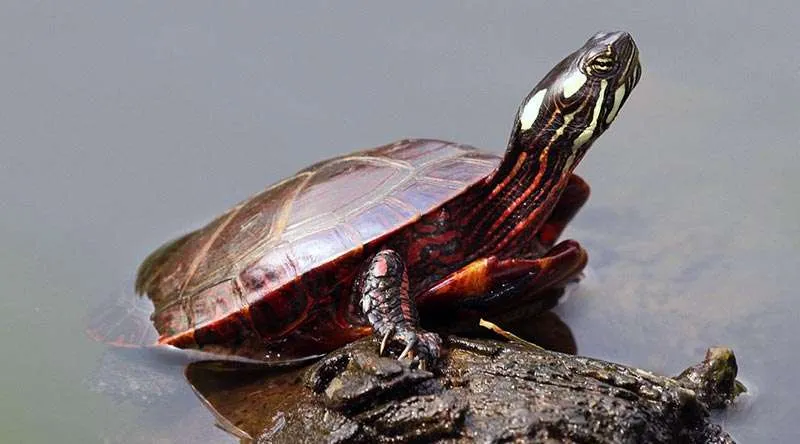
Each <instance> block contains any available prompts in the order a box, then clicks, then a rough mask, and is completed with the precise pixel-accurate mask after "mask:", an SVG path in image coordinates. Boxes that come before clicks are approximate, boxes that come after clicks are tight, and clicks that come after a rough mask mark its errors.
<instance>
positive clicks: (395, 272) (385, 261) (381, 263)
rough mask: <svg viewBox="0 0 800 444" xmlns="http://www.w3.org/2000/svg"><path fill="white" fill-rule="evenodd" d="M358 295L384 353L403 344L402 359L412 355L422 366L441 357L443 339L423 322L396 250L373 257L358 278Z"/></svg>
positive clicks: (403, 265) (402, 263)
mask: <svg viewBox="0 0 800 444" xmlns="http://www.w3.org/2000/svg"><path fill="white" fill-rule="evenodd" d="M355 295H356V297H357V298H358V301H359V306H360V307H361V312H362V313H363V315H364V318H365V319H366V320H367V322H368V323H369V324H370V325H371V326H372V328H373V332H374V334H375V337H376V338H378V339H379V340H380V341H381V348H380V353H381V354H383V353H384V352H385V351H386V349H387V347H391V346H392V345H394V344H400V345H401V346H402V347H403V349H402V352H400V355H399V356H398V359H403V358H406V357H409V358H411V359H413V360H419V361H420V362H421V364H422V365H425V364H432V363H434V362H435V361H436V360H437V359H438V358H439V354H440V353H439V352H440V349H441V344H442V340H441V339H440V338H439V336H438V335H437V334H435V333H431V332H428V331H425V330H423V329H422V328H421V327H420V324H419V315H418V314H417V306H416V302H415V301H414V300H413V299H412V297H411V295H410V294H409V291H408V273H407V271H406V266H405V263H404V262H403V259H402V258H401V257H400V255H399V254H397V253H396V252H395V251H394V250H388V249H387V250H381V251H380V252H378V253H377V254H376V255H375V256H373V257H372V258H371V259H370V260H369V262H368V264H367V266H366V267H365V268H364V271H363V272H362V274H361V276H360V278H359V279H358V280H357V281H356V288H355Z"/></svg>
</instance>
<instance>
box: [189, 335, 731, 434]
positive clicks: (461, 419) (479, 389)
mask: <svg viewBox="0 0 800 444" xmlns="http://www.w3.org/2000/svg"><path fill="white" fill-rule="evenodd" d="M448 342H449V344H448V346H447V349H448V353H447V355H446V356H444V357H443V359H442V360H441V362H440V363H439V365H437V367H436V368H434V369H431V371H426V370H420V369H417V368H415V366H414V365H412V364H411V363H409V362H399V361H397V360H395V359H392V358H389V357H379V356H378V355H377V353H376V350H377V347H376V345H375V343H374V342H373V341H371V340H362V341H359V342H356V343H353V344H350V345H348V346H346V347H344V348H342V349H340V350H338V351H336V352H333V353H331V354H330V355H328V356H326V357H325V358H323V359H322V360H321V361H319V362H317V363H316V364H314V365H312V366H311V367H309V368H308V369H306V370H305V371H304V372H298V373H297V375H296V378H295V381H296V386H295V388H294V389H293V396H290V397H281V398H280V399H281V401H280V406H279V407H278V408H277V409H276V410H274V412H275V413H273V414H272V415H273V416H272V422H271V424H270V422H269V421H267V422H266V423H264V422H263V421H262V423H261V424H266V425H264V426H263V428H260V429H257V430H255V429H253V428H252V427H253V425H254V424H256V423H258V422H257V421H249V422H248V421H244V420H243V419H242V418H231V417H227V419H229V420H230V421H231V423H233V424H239V425H241V424H244V423H248V424H250V429H249V430H246V431H244V432H245V433H246V434H247V435H250V436H253V437H256V441H257V442H275V443H283V442H285V443H289V442H292V443H294V442H309V443H317V442H330V443H337V442H406V441H414V442H428V441H443V442H475V441H477V442H505V441H531V440H532V441H536V442H548V441H550V442H576V443H584V442H585V443H597V442H604V443H605V442H609V443H628V442H650V443H667V442H686V443H694V442H696V443H700V442H703V443H705V442H717V443H726V442H733V441H732V439H731V438H730V437H729V436H728V435H727V434H726V433H725V432H724V431H722V430H721V428H720V427H718V426H716V425H714V424H711V423H709V422H708V411H709V409H710V408H721V407H724V406H725V405H726V404H727V403H729V402H730V401H731V400H732V399H733V398H734V397H735V396H736V394H738V393H739V392H740V390H741V386H740V385H739V384H738V383H736V381H735V376H736V362H735V358H734V356H733V353H732V352H731V351H730V350H728V349H723V348H715V349H710V350H709V353H708V354H707V356H706V359H705V360H704V361H703V362H702V363H700V364H698V365H695V366H693V367H690V368H689V369H687V370H686V371H684V372H683V373H682V374H681V375H680V376H679V377H677V378H669V377H662V376H656V375H653V374H652V373H649V372H647V371H644V370H639V369H635V368H631V367H626V366H623V365H619V364H614V363H609V362H605V361H601V360H596V359H590V358H585V357H576V356H571V355H565V354H560V353H555V352H549V351H544V350H538V349H535V348H532V347H529V346H526V345H524V344H518V343H503V342H497V341H491V340H465V339H456V338H450V340H449V341H448ZM248 390H249V391H250V392H251V393H252V392H254V391H256V390H257V388H256V387H254V386H251V387H250V388H249V389H248ZM201 392H202V390H201ZM226 393H227V398H226V399H227V401H226V402H231V401H230V396H231V395H232V392H230V391H228V392H226ZM204 395H208V399H209V400H210V402H211V404H212V405H213V404H214V401H213V399H214V397H215V396H217V395H218V394H214V393H210V394H206V393H204ZM244 398H247V399H248V402H254V398H253V396H244ZM223 410H224V409H223ZM261 411H262V413H263V412H264V410H261ZM218 414H221V415H225V412H224V411H222V410H220V409H218ZM276 414H279V416H280V421H275V416H274V415H276Z"/></svg>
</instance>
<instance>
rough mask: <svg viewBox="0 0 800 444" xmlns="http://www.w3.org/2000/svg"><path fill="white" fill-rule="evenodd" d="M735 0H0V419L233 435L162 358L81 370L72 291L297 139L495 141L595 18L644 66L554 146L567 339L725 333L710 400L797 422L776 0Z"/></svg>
mask: <svg viewBox="0 0 800 444" xmlns="http://www.w3.org/2000/svg"><path fill="white" fill-rule="evenodd" d="M747 3H751V2H738V3H733V2H726V1H721V0H719V1H709V2H702V4H701V3H699V2H688V1H687V2H662V3H653V4H652V5H650V6H641V5H638V4H637V3H635V2H625V1H614V0H607V1H605V2H602V3H601V2H583V3H573V2H536V1H505V2H473V1H440V2H421V1H407V2H401V3H398V4H397V5H394V6H388V5H387V4H382V5H376V4H374V3H372V2H366V1H360V2H356V1H352V2H321V1H306V2H297V3H293V4H292V5H289V2H252V3H248V2H224V3H223V2H190V1H180V2H170V3H168V4H167V3H161V2H152V3H144V2H100V1H87V2H80V4H77V3H74V2H47V1H42V2H5V3H4V4H3V5H2V6H0V316H2V319H3V320H2V321H0V350H2V358H1V359H0V360H1V361H2V369H0V438H2V441H3V442H53V441H59V442H102V441H106V442H155V441H160V442H198V441H207V442H220V441H225V440H229V441H231V442H234V441H235V439H233V438H232V437H228V436H227V435H226V434H225V433H224V432H222V431H220V430H218V429H216V428H215V427H214V419H213V417H212V416H211V414H210V413H209V412H207V411H206V410H205V408H204V407H203V406H201V405H200V404H199V403H198V402H197V400H196V398H195V397H194V395H193V394H192V393H191V391H190V390H189V387H188V385H186V384H185V383H184V382H183V380H182V376H181V372H180V369H179V368H178V367H177V366H174V367H170V369H168V370H165V371H163V372H161V373H159V374H160V375H161V376H159V377H160V378H161V377H163V378H164V380H163V381H161V380H159V384H160V385H159V387H161V389H163V391H165V392H166V393H167V394H168V396H163V397H161V398H158V399H157V402H152V403H150V404H147V403H144V404H143V403H137V402H131V401H129V400H125V399H122V400H120V399H117V398H115V397H113V396H108V395H107V394H104V393H98V384H99V383H98V382H97V381H96V380H95V379H94V377H93V376H92V374H93V372H94V371H95V369H96V368H97V367H98V363H99V361H100V359H102V356H103V353H104V351H105V349H106V347H105V346H104V345H103V344H99V343H95V342H92V341H91V340H89V339H88V338H87V337H86V335H85V334H84V328H85V325H86V322H87V316H88V313H89V311H90V309H91V307H93V306H95V305H96V304H98V303H99V302H100V301H102V300H104V299H107V298H109V297H118V296H119V295H124V294H127V293H132V289H131V288H130V282H131V279H132V276H133V274H134V272H135V269H136V267H137V266H138V264H139V262H140V261H141V260H142V259H143V258H144V257H145V255H146V254H147V253H149V252H150V251H151V250H153V249H154V248H155V247H157V246H159V245H160V244H161V243H162V242H163V241H165V240H168V239H170V238H172V237H174V236H176V235H178V234H181V233H183V232H185V231H187V230H189V229H192V228H195V227H197V226H199V225H201V224H203V223H204V222H206V221H208V220H209V219H210V218H212V217H213V216H215V215H217V214H219V213H220V212H222V211H223V210H225V209H227V208H228V207H229V206H231V205H233V204H234V203H236V202H238V201H239V200H241V199H243V198H245V197H247V196H249V195H250V194H253V193H254V192H257V191H259V190H261V189H263V188H264V187H265V186H267V185H269V184H270V183H272V182H274V181H277V180H279V179H280V178H282V177H285V176H287V175H290V174H292V173H293V172H294V171H296V170H298V169H300V168H302V167H304V166H306V165H308V164H310V163H313V162H316V161H318V160H321V159H324V158H327V157H330V156H334V155H338V154H342V153H345V152H349V151H352V150H355V149H362V148H367V147H371V146H375V145H379V144H383V143H386V142H390V141H393V140H395V139H398V138H402V137H406V136H415V137H435V138H442V139H447V140H454V141H458V142H463V143H468V144H472V145H475V146H478V147H482V148H485V149H487V150H489V151H492V152H495V153H498V154H499V153H501V152H502V150H503V149H504V147H505V143H506V138H507V136H508V132H509V130H510V128H511V124H512V118H513V116H514V112H515V110H516V107H517V106H518V104H519V102H520V101H521V100H522V98H523V97H524V96H525V95H526V94H527V93H528V91H529V90H530V88H531V87H532V86H533V85H534V84H535V83H536V82H537V81H538V80H539V79H540V78H541V77H542V76H543V75H544V74H545V73H546V72H547V71H548V70H549V69H550V68H551V67H552V66H553V65H554V64H555V63H556V62H557V61H559V60H561V58H563V57H564V56H565V55H566V54H568V53H569V52H571V51H573V50H574V49H576V48H577V47H579V46H580V45H582V44H583V42H584V41H585V40H586V39H587V38H588V37H589V36H591V35H592V34H594V33H595V32H596V31H599V30H613V29H622V30H627V31H629V32H630V33H631V34H633V36H634V38H635V39H636V42H637V44H638V46H639V49H640V51H641V58H642V64H643V67H644V72H643V76H642V80H641V82H640V84H639V86H638V87H637V89H636V91H635V93H634V94H633V95H632V96H631V98H630V99H629V101H628V103H627V104H626V106H625V109H624V110H623V111H622V112H621V113H620V114H621V117H620V118H618V119H617V121H616V122H615V124H614V125H613V128H612V129H611V130H610V131H609V132H608V133H607V134H606V135H605V136H603V137H602V138H601V139H600V140H599V142H598V143H596V144H595V145H594V147H593V149H592V150H591V151H590V153H589V154H588V155H587V157H586V158H585V159H584V161H583V162H582V164H581V165H580V167H579V168H578V171H577V172H578V173H579V174H581V175H582V176H583V177H584V178H586V179H587V180H588V181H589V183H590V184H591V185H592V187H593V195H592V198H591V199H590V201H589V203H588V205H587V206H586V207H585V208H584V210H583V211H582V212H581V213H580V214H579V215H578V217H577V218H576V220H575V221H574V222H573V224H572V225H571V228H570V229H569V231H568V232H567V236H568V237H573V238H576V239H579V240H580V241H581V242H582V243H583V244H584V246H586V247H587V249H588V250H589V253H590V265H589V271H588V276H587V278H586V279H585V280H584V282H583V283H582V284H581V286H580V287H579V289H578V290H577V292H575V294H573V295H572V297H571V298H570V299H569V300H568V301H566V302H565V303H564V304H563V305H561V306H560V307H558V309H557V313H558V314H559V315H560V316H561V318H562V319H563V320H564V321H565V322H566V323H567V324H568V325H569V326H570V328H571V329H572V332H573V334H574V336H575V339H576V342H577V345H578V351H579V353H580V354H584V355H588V356H593V357H599V358H603V359H608V360H613V361H618V362H622V363H626V364H630V365H634V366H638V367H643V368H647V369H650V370H653V371H655V372H658V373H667V374H674V373H677V372H679V371H680V370H681V369H683V368H684V367H686V366H688V365H690V364H692V363H695V362H698V361H699V360H700V359H701V358H702V355H703V353H704V351H705V348H706V347H707V346H709V345H716V344H720V345H726V346H729V347H732V348H733V349H734V351H735V352H736V354H737V356H738V359H739V367H740V379H742V380H743V381H744V382H745V383H746V384H747V385H748V387H749V388H750V393H749V394H748V395H746V396H744V397H743V398H742V399H740V401H739V402H738V403H737V404H736V405H735V406H733V407H732V408H731V409H730V410H728V411H727V412H725V413H723V414H721V415H717V417H716V420H717V421H719V422H721V423H722V424H723V425H724V427H725V429H726V430H728V431H729V432H731V433H732V434H733V435H734V437H735V438H737V439H738V440H740V441H741V442H766V441H787V440H790V438H792V437H796V436H798V434H800V425H798V423H797V421H796V412H797V411H798V409H800V401H799V400H798V397H797V387H798V384H797V380H796V374H795V369H794V367H793V366H794V365H798V364H799V363H800V356H799V355H798V354H797V352H796V351H797V350H798V339H797V337H798V336H800V324H798V322H797V321H798V316H797V314H796V313H797V311H798V309H800V302H798V299H797V297H796V296H797V290H796V288H797V285H798V280H799V279H800V278H799V277H798V273H797V272H798V270H799V269H800V254H798V252H797V251H798V248H800V199H798V189H800V162H798V160H800V159H799V158H798V148H799V147H798V140H800V129H798V128H800V125H798V120H799V119H798V118H800V112H798V102H799V101H800V86H799V85H800V58H799V57H798V54H800V48H799V47H798V45H800V30H798V27H797V19H796V17H797V15H798V13H800V11H798V7H797V6H795V3H790V2H771V3H763V4H761V5H760V6H758V7H755V6H753V7H747V6H745V5H746V4H747ZM751 4H752V5H755V3H751ZM158 362H159V360H158V359H156V360H154V364H153V365H160V364H158ZM164 375H172V376H164ZM115 377H117V378H121V379H126V378H127V381H128V382H126V383H127V384H128V385H129V386H133V387H135V386H136V385H137V384H139V382H138V381H140V379H137V378H139V376H137V375H136V374H124V372H123V374H120V375H118V376H115ZM141 381H142V382H141V383H142V384H145V383H147V384H152V383H153V381H152V378H149V379H148V377H147V376H145V377H143V378H142V379H141ZM106 383H107V382H106ZM100 391H102V390H100Z"/></svg>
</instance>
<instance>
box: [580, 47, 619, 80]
mask: <svg viewBox="0 0 800 444" xmlns="http://www.w3.org/2000/svg"><path fill="white" fill-rule="evenodd" d="M616 69H617V60H616V58H615V57H614V54H612V53H611V51H610V50H608V51H605V52H602V53H600V54H598V55H596V56H594V57H592V58H591V59H589V61H588V62H587V63H586V74H588V75H590V76H597V77H608V76H610V75H612V74H613V73H614V72H615V71H616Z"/></svg>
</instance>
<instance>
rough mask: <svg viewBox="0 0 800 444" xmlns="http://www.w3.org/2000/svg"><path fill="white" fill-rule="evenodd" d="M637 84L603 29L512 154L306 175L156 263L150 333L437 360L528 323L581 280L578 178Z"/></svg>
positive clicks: (154, 257)
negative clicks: (483, 332)
mask: <svg viewBox="0 0 800 444" xmlns="http://www.w3.org/2000/svg"><path fill="white" fill-rule="evenodd" d="M640 76H641V66H640V63H639V56H638V49H637V47H636V44H635V43H634V41H633V38H632V37H631V36H630V34H628V33H627V32H623V31H614V32H600V33H597V34H595V35H594V36H592V37H591V38H590V39H589V40H588V41H587V42H586V43H585V44H584V45H583V46H582V47H580V48H579V49H578V50H576V51H575V52H573V53H571V54H570V55H568V56H567V57H566V58H564V59H563V60H562V61H561V62H560V63H558V64H557V65H555V67H553V68H552V70H551V71H550V72H549V73H548V74H547V75H546V76H545V77H544V78H543V79H542V80H541V81H540V82H539V83H538V84H537V85H536V86H535V87H534V88H533V89H532V90H531V91H530V93H529V94H528V95H527V96H526V97H525V98H524V100H523V101H522V103H521V105H520V106H519V108H518V110H517V113H516V115H515V117H514V122H513V126H512V130H511V135H510V137H509V140H508V145H507V148H506V151H505V153H504V155H502V156H497V155H494V154H491V153H488V152H485V151H481V150H479V149H477V148H474V147H472V146H469V145H465V144H459V143H454V142H446V141H441V140H432V139H404V140H400V141H397V142H394V143H389V144H387V145H383V146H380V147H377V148H371V149H366V150H361V151H356V152H353V153H351V154H347V155H343V156H340V157H335V158H332V159H328V160H324V161H321V162H319V163H316V164H314V165H311V166H309V167H307V168H305V169H303V170H301V171H299V172H298V173H296V174H295V175H293V176H291V177H288V178H286V179H284V180H282V181H279V182H277V183H275V184H273V185H271V186H269V187H268V188H266V189H265V190H263V191H261V192H259V193H258V194H255V195H253V196H252V197H250V198H248V199H246V200H244V201H242V202H240V203H239V204H238V205H236V206H234V207H233V208H231V209H230V210H228V211H227V212H225V213H224V214H222V215H221V216H219V217H217V218H216V219H214V220H213V221H211V222H210V223H208V224H207V225H206V226H204V227H202V228H199V229H197V230H195V231H192V232H190V233H188V234H186V235H184V236H182V237H180V238H178V239H176V240H173V241H171V242H168V243H166V244H165V245H163V246H162V247H160V248H159V249H157V250H156V251H155V252H153V253H152V254H150V256H149V257H147V258H146V259H145V260H144V262H143V263H142V265H141V266H140V268H139V270H138V274H137V278H136V282H135V289H136V292H137V293H138V294H139V297H140V298H142V300H143V301H149V303H152V307H153V308H152V313H151V314H150V316H149V319H147V320H146V321H142V322H139V323H138V324H137V325H139V326H141V325H144V324H148V323H151V324H152V327H154V328H155V330H156V331H157V339H155V343H157V344H160V345H171V346H174V347H178V348H182V349H197V350H201V351H204V352H211V353H214V354H217V355H220V354H221V355H227V356H231V357H245V358H248V359H256V360H263V361H269V360H276V359H294V358H303V357H308V356H315V355H320V354H323V353H326V352H329V351H332V350H334V349H336V348H339V347H341V346H343V345H344V344H347V343H350V342H352V341H354V340H356V339H358V338H361V337H364V336H368V335H373V336H374V337H375V338H376V340H377V342H378V343H380V351H381V352H382V353H383V352H384V351H386V350H390V352H391V353H393V355H394V356H396V357H397V358H398V359H410V360H412V361H415V362H421V363H423V364H424V363H434V362H436V360H437V359H438V358H439V356H440V353H441V352H442V349H443V345H442V340H441V337H440V335H439V333H437V332H438V330H437V328H439V327H438V326H442V328H443V329H446V328H447V326H451V327H452V328H456V329H457V328H461V327H459V326H466V325H475V324H476V323H477V320H478V319H480V318H483V317H492V316H501V315H503V314H504V313H505V314H514V313H521V312H524V310H525V307H527V306H530V305H531V304H533V303H535V302H536V301H537V300H540V299H541V298H543V297H544V296H545V295H548V294H552V292H553V291H557V290H559V289H563V288H564V286H565V285H567V284H568V283H570V282H574V281H575V280H576V279H578V278H579V277H580V275H581V272H582V270H583V268H584V267H585V265H586V263H587V260H588V259H587V258H588V256H587V253H586V251H585V250H584V249H583V248H582V247H581V245H580V244H579V243H578V242H576V241H574V240H563V241H560V242H557V241H558V239H559V237H560V235H561V233H562V231H563V230H564V228H565V226H566V224H567V223H568V222H569V221H570V220H571V219H572V218H573V216H575V214H576V213H577V212H578V210H579V209H580V208H581V206H582V205H583V204H584V203H585V202H586V200H587V199H588V197H589V186H588V184H587V183H586V182H585V181H584V180H583V179H581V178H580V177H579V176H577V175H575V174H574V173H573V170H574V168H575V167H576V165H577V164H578V163H579V162H580V160H581V159H582V158H583V156H584V154H585V153H586V152H587V150H588V149H589V147H590V146H591V145H592V143H593V142H594V141H595V140H596V139H597V138H598V137H599V136H600V135H601V134H602V133H603V132H604V131H605V130H606V129H607V128H608V127H609V125H610V124H611V123H612V121H613V120H614V119H615V117H616V116H617V114H618V112H619V110H620V108H621V107H622V105H623V104H624V103H625V101H626V100H627V98H628V96H629V95H630V93H631V91H632V90H633V89H634V87H635V86H636V84H637V83H638V81H639V78H640ZM131 313H132V312H131V311H129V312H128V313H127V314H128V315H130V314H131ZM140 313H141V312H140ZM94 324H95V327H94V328H91V329H92V330H93V331H94V332H95V333H96V335H97V336H105V337H108V336H109V333H107V332H106V333H100V330H102V327H100V326H101V325H103V324H104V322H103V321H102V320H101V319H98V320H96V321H95V322H94ZM114 325H115V326H118V325H120V323H115V324H114ZM110 335H112V336H113V339H114V340H116V341H117V342H126V341H135V340H136V339H138V340H142V338H149V336H148V335H145V334H142V333H141V332H135V331H134V332H130V333H124V334H123V333H120V332H119V331H115V332H113V333H110ZM148 340H149V339H148ZM376 345H377V344H376Z"/></svg>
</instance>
